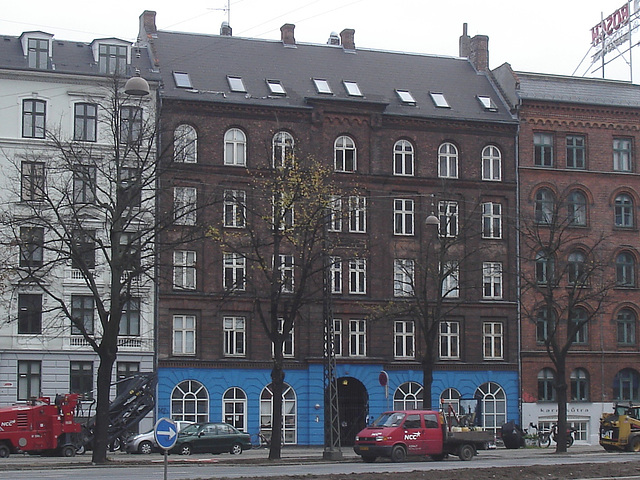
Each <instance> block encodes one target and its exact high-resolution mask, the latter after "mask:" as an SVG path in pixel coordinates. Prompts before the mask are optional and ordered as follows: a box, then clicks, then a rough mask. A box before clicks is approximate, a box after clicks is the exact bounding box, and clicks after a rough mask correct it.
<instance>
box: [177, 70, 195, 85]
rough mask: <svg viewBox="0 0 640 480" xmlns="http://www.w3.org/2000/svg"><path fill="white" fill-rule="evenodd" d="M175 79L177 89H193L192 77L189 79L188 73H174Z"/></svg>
mask: <svg viewBox="0 0 640 480" xmlns="http://www.w3.org/2000/svg"><path fill="white" fill-rule="evenodd" d="M173 79H174V80H175V82H176V87H178V88H193V85H192V83H191V77H189V74H188V73H184V72H173Z"/></svg>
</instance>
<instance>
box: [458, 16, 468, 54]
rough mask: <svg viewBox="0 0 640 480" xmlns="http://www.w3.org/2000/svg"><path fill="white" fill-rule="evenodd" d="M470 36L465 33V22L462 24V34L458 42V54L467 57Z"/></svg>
mask: <svg viewBox="0 0 640 480" xmlns="http://www.w3.org/2000/svg"><path fill="white" fill-rule="evenodd" d="M470 44H471V37H469V35H467V24H466V23H463V24H462V35H460V42H459V51H460V54H459V56H461V57H464V58H469V50H470V49H471V45H470Z"/></svg>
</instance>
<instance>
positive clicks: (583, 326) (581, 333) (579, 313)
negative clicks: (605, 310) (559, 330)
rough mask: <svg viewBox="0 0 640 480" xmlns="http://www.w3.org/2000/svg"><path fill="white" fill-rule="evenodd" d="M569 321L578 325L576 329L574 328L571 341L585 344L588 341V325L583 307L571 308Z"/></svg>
mask: <svg viewBox="0 0 640 480" xmlns="http://www.w3.org/2000/svg"><path fill="white" fill-rule="evenodd" d="M571 321H572V322H573V323H574V324H575V325H578V330H576V335H575V337H574V338H573V343H576V344H579V345H586V344H587V343H589V326H588V324H587V322H588V314H587V311H586V310H585V309H584V308H580V307H578V308H576V309H574V310H573V313H572V316H571Z"/></svg>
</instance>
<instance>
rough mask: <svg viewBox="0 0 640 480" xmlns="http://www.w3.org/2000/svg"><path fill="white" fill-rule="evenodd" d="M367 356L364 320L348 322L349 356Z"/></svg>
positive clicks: (365, 324)
mask: <svg viewBox="0 0 640 480" xmlns="http://www.w3.org/2000/svg"><path fill="white" fill-rule="evenodd" d="M366 355H367V322H366V320H349V356H350V357H365V356H366Z"/></svg>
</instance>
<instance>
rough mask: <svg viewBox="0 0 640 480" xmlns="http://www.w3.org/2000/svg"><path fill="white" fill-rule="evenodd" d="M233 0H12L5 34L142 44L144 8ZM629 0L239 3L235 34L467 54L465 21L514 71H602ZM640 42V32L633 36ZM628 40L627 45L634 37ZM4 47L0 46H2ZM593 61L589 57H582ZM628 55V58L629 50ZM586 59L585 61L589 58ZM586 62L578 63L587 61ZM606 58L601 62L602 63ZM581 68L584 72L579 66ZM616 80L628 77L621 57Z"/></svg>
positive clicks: (192, 9) (184, 20)
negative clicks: (336, 36) (603, 46)
mask: <svg viewBox="0 0 640 480" xmlns="http://www.w3.org/2000/svg"><path fill="white" fill-rule="evenodd" d="M227 3H228V2H227V0H190V1H188V2H184V3H183V2H181V1H176V0H171V1H170V0H147V1H138V0H129V1H124V0H107V1H106V2H98V1H91V2H88V1H83V2H77V1H71V0H58V1H52V0H29V1H25V0H23V1H16V0H3V1H2V8H0V34H3V35H20V34H21V33H22V32H25V31H30V30H42V31H45V32H48V33H51V34H53V35H54V36H55V38H57V39H59V40H76V41H87V42H88V41H91V40H93V39H95V38H104V37H118V38H122V39H124V40H130V41H132V42H133V41H135V37H136V35H137V33H138V18H139V16H140V14H141V13H142V12H143V11H144V10H155V11H156V12H157V16H156V24H157V26H158V28H159V29H161V30H174V31H184V32H197V33H210V34H218V33H219V32H220V24H221V23H222V21H224V20H226V19H227V15H228V12H227V11H226V7H227ZM625 3H626V2H625V0H531V1H524V0H449V1H443V0H231V8H230V23H231V27H232V28H233V35H234V36H241V37H254V38H264V39H273V40H279V39H280V26H282V24H284V23H293V24H295V25H296V29H295V37H296V41H297V42H304V43H326V41H327V39H328V38H329V34H330V33H331V32H332V31H335V32H338V33H339V32H340V31H341V30H342V29H344V28H353V29H355V42H356V48H373V49H382V50H394V51H403V52H414V53H426V54H435V55H450V56H457V55H458V38H459V36H460V35H461V33H462V25H463V23H465V22H466V23H467V24H468V33H469V35H471V36H473V35H476V34H483V35H488V36H489V63H490V67H491V68H495V67H498V66H500V65H502V64H503V63H505V62H508V63H510V64H511V66H512V67H513V68H514V69H515V70H519V71H529V72H541V73H554V74H560V75H572V74H574V71H575V74H576V75H579V76H583V75H585V74H586V75H587V76H598V77H600V76H601V75H602V74H601V72H600V71H597V72H592V69H589V68H588V67H589V64H590V63H591V61H590V55H592V54H593V53H594V51H593V50H590V46H591V28H592V27H593V26H594V25H595V24H597V23H598V22H599V21H600V17H601V15H602V14H603V15H604V17H605V18H606V17H607V16H609V15H610V14H611V13H613V12H614V11H615V10H617V9H618V8H620V7H621V6H622V5H623V4H625ZM633 40H634V43H637V42H638V41H640V31H637V32H636V33H635V34H634V36H633ZM625 45H628V44H625ZM0 48H1V47H0ZM585 56H586V60H584V61H583V58H585ZM626 60H627V61H628V60H629V56H628V55H627V56H626ZM581 62H582V64H581ZM632 63H633V65H634V68H633V70H634V75H633V81H634V83H640V48H636V49H635V51H634V52H633V58H632ZM579 65H581V66H580V68H578V66H579ZM598 65H599V64H598ZM577 68H578V70H577V71H576V69H577ZM605 74H606V77H607V78H614V79H620V80H629V79H630V75H629V66H628V64H627V62H626V61H625V59H624V58H618V59H617V60H614V61H612V62H611V64H610V65H608V66H606V67H605Z"/></svg>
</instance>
